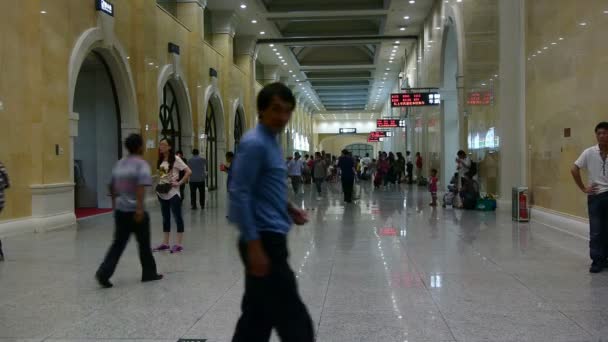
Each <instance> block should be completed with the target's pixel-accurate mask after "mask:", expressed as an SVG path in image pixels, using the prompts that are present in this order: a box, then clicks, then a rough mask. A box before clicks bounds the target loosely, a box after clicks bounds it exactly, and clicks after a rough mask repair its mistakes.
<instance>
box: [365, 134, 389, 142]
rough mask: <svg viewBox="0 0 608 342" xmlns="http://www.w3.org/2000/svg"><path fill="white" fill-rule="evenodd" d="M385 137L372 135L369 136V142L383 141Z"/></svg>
mask: <svg viewBox="0 0 608 342" xmlns="http://www.w3.org/2000/svg"><path fill="white" fill-rule="evenodd" d="M384 139H385V138H383V137H372V136H371V135H370V136H368V137H367V142H383V141H384Z"/></svg>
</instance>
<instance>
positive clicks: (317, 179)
mask: <svg viewBox="0 0 608 342" xmlns="http://www.w3.org/2000/svg"><path fill="white" fill-rule="evenodd" d="M315 185H316V186H317V192H318V193H319V195H320V194H321V193H322V192H323V189H322V188H321V186H322V185H323V178H315Z"/></svg>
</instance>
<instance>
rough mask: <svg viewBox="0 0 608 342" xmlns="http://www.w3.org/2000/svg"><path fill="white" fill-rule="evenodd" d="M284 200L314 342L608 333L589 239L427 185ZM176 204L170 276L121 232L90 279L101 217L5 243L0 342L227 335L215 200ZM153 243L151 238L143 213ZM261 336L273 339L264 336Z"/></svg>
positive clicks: (222, 238) (224, 240) (156, 230)
mask: <svg viewBox="0 0 608 342" xmlns="http://www.w3.org/2000/svg"><path fill="white" fill-rule="evenodd" d="M310 190H311V188H310V186H305V187H304V192H303V193H302V194H298V195H297V196H294V195H291V196H292V199H293V201H294V202H295V203H297V204H298V205H300V206H302V207H303V208H305V209H306V210H307V211H308V213H309V217H310V223H309V224H308V225H306V226H303V227H295V228H294V229H293V230H292V232H291V233H290V236H289V244H290V262H291V264H292V268H293V269H294V272H295V274H296V277H297V278H298V282H299V288H300V293H301V296H302V299H303V300H304V302H305V303H306V304H307V306H308V309H309V312H310V314H311V316H312V319H313V321H314V324H315V328H316V330H317V340H318V341H319V342H329V341H331V342H351V341H361V342H363V341H365V342H369V341H378V342H380V341H382V342H385V341H395V342H403V341H408V342H412V341H415V342H439V341H542V342H544V341H547V342H550V341H551V342H552V341H597V340H598V339H601V338H606V336H608V330H606V326H607V325H608V311H607V308H608V299H607V298H608V273H602V274H595V275H591V274H589V273H588V272H587V267H588V260H587V256H586V255H587V246H586V242H585V241H583V240H580V239H578V238H575V237H572V236H569V235H566V234H563V233H561V232H558V231H555V230H552V229H550V228H547V227H544V226H540V225H536V224H518V223H513V222H512V221H511V218H510V215H509V209H510V208H505V209H504V210H500V211H498V212H491V213H487V212H465V211H458V210H450V209H441V208H439V209H432V208H430V207H429V206H428V201H429V198H428V193H426V192H425V191H420V190H423V188H417V187H405V186H404V187H395V188H393V189H389V190H384V189H382V190H377V191H374V190H372V189H371V188H370V187H369V185H366V186H363V188H362V196H361V200H359V201H358V202H357V203H355V204H352V205H345V204H344V203H343V202H342V200H341V194H340V190H339V187H338V186H337V185H331V186H329V187H328V189H327V191H326V193H325V194H324V196H323V198H322V199H319V200H318V199H317V198H316V193H313V192H311V191H310ZM223 197H224V196H223V195H222V194H220V195H219V196H212V198H211V203H210V206H209V207H208V208H207V209H206V210H204V211H200V210H199V211H190V210H188V209H185V210H184V216H185V217H184V218H185V222H186V235H185V245H184V246H185V250H184V252H183V253H181V254H178V255H171V254H168V253H159V254H156V255H155V257H156V261H157V264H158V267H159V270H160V272H162V273H164V274H165V276H166V278H165V279H163V280H162V281H159V282H155V283H146V284H142V283H140V282H139V277H140V272H141V271H140V267H139V262H138V259H137V249H136V246H135V244H134V242H132V243H131V244H130V245H129V246H128V248H127V250H126V252H125V254H124V256H123V258H122V260H121V263H120V264H119V267H118V269H117V272H116V274H115V276H114V278H113V279H112V281H113V282H114V284H115V287H114V288H112V289H105V290H104V289H100V288H98V286H97V284H96V283H95V281H94V279H93V274H94V272H95V269H96V267H97V266H98V263H99V262H100V261H101V259H102V258H103V256H104V254H105V252H106V249H107V247H108V244H109V243H110V240H111V238H112V233H113V232H112V230H113V223H112V217H111V216H110V215H105V216H98V217H95V218H91V219H87V220H83V221H80V222H79V228H78V230H65V231H58V232H50V233H46V234H24V235H19V236H13V237H9V238H4V239H3V244H4V248H5V252H6V254H7V261H6V262H4V263H0V342H17V341H23V342H34V341H42V340H46V341H54V342H79V341H82V342H88V341H99V340H102V341H121V342H124V341H142V342H146V341H150V342H154V341H159V342H160V341H176V340H177V339H178V338H182V337H183V338H203V339H208V341H209V342H228V341H230V339H231V336H232V332H233V329H234V326H235V324H236V320H237V318H238V316H239V313H240V301H241V296H242V291H243V281H242V273H243V268H242V265H241V261H240V259H239V257H238V254H237V252H236V248H235V247H236V239H237V232H236V230H235V228H234V227H233V226H231V225H230V224H229V223H228V222H227V221H226V219H225V208H224V207H225V199H224V198H223ZM150 212H151V218H152V222H153V242H154V243H158V242H159V241H160V238H161V233H162V232H161V216H160V211H159V208H158V205H153V206H151V207H150ZM272 340H273V341H278V338H277V337H276V336H273V339H272Z"/></svg>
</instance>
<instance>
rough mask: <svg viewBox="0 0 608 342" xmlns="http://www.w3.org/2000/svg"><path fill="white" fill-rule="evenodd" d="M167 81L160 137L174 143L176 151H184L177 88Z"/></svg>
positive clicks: (160, 110) (161, 113) (161, 108)
mask: <svg viewBox="0 0 608 342" xmlns="http://www.w3.org/2000/svg"><path fill="white" fill-rule="evenodd" d="M171 83H172V81H167V83H166V84H165V86H164V87H163V97H162V102H161V105H160V109H159V113H158V116H159V120H160V135H161V138H162V139H169V140H171V141H172V142H173V146H174V149H175V151H179V150H181V149H182V121H181V113H180V106H179V103H178V101H177V94H176V91H175V87H174V86H173V85H172V84H171Z"/></svg>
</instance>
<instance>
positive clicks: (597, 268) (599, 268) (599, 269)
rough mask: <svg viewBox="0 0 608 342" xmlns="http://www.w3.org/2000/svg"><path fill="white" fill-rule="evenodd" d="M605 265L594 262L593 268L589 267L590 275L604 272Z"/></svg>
mask: <svg viewBox="0 0 608 342" xmlns="http://www.w3.org/2000/svg"><path fill="white" fill-rule="evenodd" d="M604 266H606V265H605V263H604V262H599V261H594V262H592V263H591V267H589V273H600V272H602V271H603V270H604Z"/></svg>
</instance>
